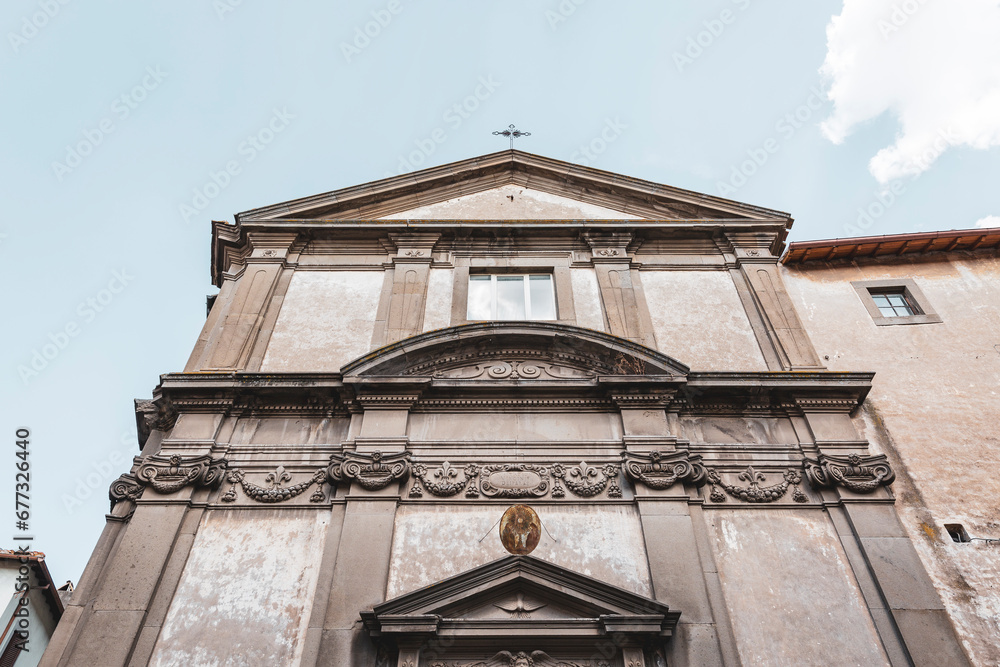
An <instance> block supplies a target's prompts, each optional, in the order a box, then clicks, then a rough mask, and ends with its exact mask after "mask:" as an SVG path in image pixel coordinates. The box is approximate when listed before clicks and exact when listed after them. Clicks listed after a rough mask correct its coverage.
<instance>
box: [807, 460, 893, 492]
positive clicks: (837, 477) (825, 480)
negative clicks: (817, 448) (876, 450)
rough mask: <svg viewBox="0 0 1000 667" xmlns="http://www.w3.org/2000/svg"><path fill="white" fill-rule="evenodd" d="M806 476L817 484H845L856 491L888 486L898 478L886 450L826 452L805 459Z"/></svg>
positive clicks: (867, 490) (846, 487)
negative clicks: (816, 457) (842, 454)
mask: <svg viewBox="0 0 1000 667" xmlns="http://www.w3.org/2000/svg"><path fill="white" fill-rule="evenodd" d="M804 467H805V471H806V478H808V480H809V483H810V484H812V485H813V486H814V487H815V488H823V487H834V486H842V487H844V488H845V489H847V490H849V491H853V492H855V493H871V492H873V491H875V489H877V488H879V487H880V486H888V485H889V484H892V482H893V480H895V479H896V473H894V472H893V470H892V468H891V467H890V466H889V462H888V461H887V460H886V458H885V454H878V455H875V456H862V455H860V454H850V455H848V456H827V455H826V454H820V455H819V458H818V459H806V460H805V463H804Z"/></svg>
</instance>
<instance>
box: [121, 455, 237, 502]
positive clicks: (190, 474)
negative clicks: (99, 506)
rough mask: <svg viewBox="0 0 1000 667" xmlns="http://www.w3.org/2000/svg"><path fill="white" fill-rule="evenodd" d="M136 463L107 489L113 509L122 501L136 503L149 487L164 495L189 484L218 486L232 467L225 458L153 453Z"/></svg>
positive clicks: (209, 486) (200, 486)
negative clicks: (130, 471)
mask: <svg viewBox="0 0 1000 667" xmlns="http://www.w3.org/2000/svg"><path fill="white" fill-rule="evenodd" d="M136 460H137V461H141V462H139V463H138V467H136V468H134V469H133V471H132V473H131V474H125V475H122V476H121V477H119V478H118V479H117V480H115V481H114V482H112V484H111V488H110V489H109V490H108V496H109V498H110V499H111V508H112V509H114V506H115V504H116V503H118V502H119V501H122V500H132V501H135V500H137V499H138V498H139V496H141V495H142V492H143V490H144V489H145V488H146V487H147V486H148V487H151V488H152V489H153V490H154V491H156V492H157V493H162V494H170V493H176V492H177V491H180V490H181V489H183V488H184V487H185V486H188V485H193V486H195V487H199V488H206V487H207V488H212V487H216V486H218V485H219V484H220V483H221V482H222V478H223V476H224V474H225V471H226V468H227V467H228V465H229V462H228V461H227V460H226V459H224V458H221V459H213V458H212V457H211V456H209V455H208V454H205V455H203V456H192V457H183V456H179V455H177V454H174V455H171V456H162V455H159V454H152V455H150V456H147V457H146V458H144V459H136Z"/></svg>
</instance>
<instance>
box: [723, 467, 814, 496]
mask: <svg viewBox="0 0 1000 667" xmlns="http://www.w3.org/2000/svg"><path fill="white" fill-rule="evenodd" d="M739 479H741V480H743V481H745V482H749V483H750V484H749V486H736V485H735V484H727V483H726V482H723V481H722V478H721V477H720V476H719V472H718V471H717V470H713V469H711V468H709V469H708V482H709V484H711V485H712V491H711V493H710V494H709V499H711V501H712V502H713V503H724V502H726V496H725V494H723V493H722V491H719V489H717V488H716V486H721V487H722V488H723V489H724V490H725V491H726V493H728V494H729V495H730V496H732V497H733V498H736V499H738V500H742V501H744V502H748V503H773V502H774V501H775V500H778V499H779V498H782V497H783V496H784V495H785V492H786V491H787V490H788V486H789V485H791V486H792V487H793V491H792V500H794V501H795V502H797V503H804V502H807V501H808V500H809V498H807V497H806V495H805V494H804V493H802V491H801V490H800V489H799V484H801V483H802V474H801V473H800V472H799V471H798V470H795V469H792V470H786V471H785V472H784V473H783V474H782V481H781V482H779V483H778V484H774V485H772V486H761V484H763V483H764V482H765V481H767V478H766V477H765V475H764V474H763V473H761V472H757V471H756V470H755V469H754V467H753V466H747V469H746V470H744V471H743V472H741V473H740V474H739Z"/></svg>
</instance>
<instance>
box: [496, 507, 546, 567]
mask: <svg viewBox="0 0 1000 667" xmlns="http://www.w3.org/2000/svg"><path fill="white" fill-rule="evenodd" d="M541 537H542V521H541V519H539V518H538V515H537V514H535V510H533V509H531V508H530V507H528V506H527V505H514V506H512V507H508V508H507V511H506V512H504V513H503V516H502V517H501V518H500V542H502V543H503V548H504V549H506V550H507V551H509V552H510V553H512V554H514V555H515V556H525V555H527V554H530V553H531V552H532V551H534V550H535V547H537V546H538V540H539V539H541Z"/></svg>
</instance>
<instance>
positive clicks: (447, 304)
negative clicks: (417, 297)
mask: <svg viewBox="0 0 1000 667" xmlns="http://www.w3.org/2000/svg"><path fill="white" fill-rule="evenodd" d="M454 288H455V270H454V269H431V271H430V275H429V276H428V277H427V306H426V310H425V311H424V331H433V330H434V329H443V328H444V327H447V326H450V325H451V299H452V293H453V292H454Z"/></svg>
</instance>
